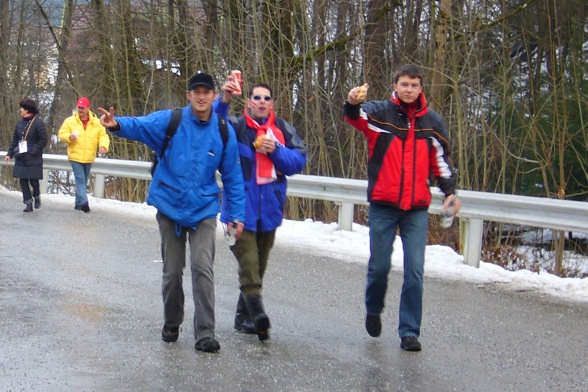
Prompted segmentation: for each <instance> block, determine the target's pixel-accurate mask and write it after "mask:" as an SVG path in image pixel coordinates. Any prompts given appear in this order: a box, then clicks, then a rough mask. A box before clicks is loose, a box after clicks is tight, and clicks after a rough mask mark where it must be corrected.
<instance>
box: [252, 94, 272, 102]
mask: <svg viewBox="0 0 588 392" xmlns="http://www.w3.org/2000/svg"><path fill="white" fill-rule="evenodd" d="M262 99H263V100H264V101H266V102H269V101H271V100H272V97H268V96H267V95H264V96H261V95H254V96H253V100H254V101H261V100H262Z"/></svg>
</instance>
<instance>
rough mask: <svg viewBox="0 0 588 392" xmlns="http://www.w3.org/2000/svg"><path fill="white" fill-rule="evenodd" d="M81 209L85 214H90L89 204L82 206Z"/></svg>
mask: <svg viewBox="0 0 588 392" xmlns="http://www.w3.org/2000/svg"><path fill="white" fill-rule="evenodd" d="M80 209H81V210H82V211H84V212H90V205H89V204H88V203H86V204H82V206H81V207H80Z"/></svg>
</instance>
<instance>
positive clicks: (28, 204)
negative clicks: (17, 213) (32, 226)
mask: <svg viewBox="0 0 588 392" xmlns="http://www.w3.org/2000/svg"><path fill="white" fill-rule="evenodd" d="M22 212H33V203H27V206H26V207H25V209H24V210H22Z"/></svg>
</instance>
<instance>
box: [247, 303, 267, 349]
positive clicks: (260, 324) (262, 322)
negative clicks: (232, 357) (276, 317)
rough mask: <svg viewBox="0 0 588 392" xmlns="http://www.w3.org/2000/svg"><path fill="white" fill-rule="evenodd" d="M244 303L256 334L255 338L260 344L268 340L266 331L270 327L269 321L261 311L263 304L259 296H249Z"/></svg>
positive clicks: (262, 310) (263, 311)
mask: <svg viewBox="0 0 588 392" xmlns="http://www.w3.org/2000/svg"><path fill="white" fill-rule="evenodd" d="M245 302H246V303H247V309H248V310H249V314H250V315H251V318H252V319H253V325H254V326H255V331H256V332H257V337H258V338H259V340H261V341H262V342H263V341H264V340H268V339H269V333H268V329H269V328H270V327H271V325H270V319H269V317H268V316H267V314H265V310H264V309H263V302H262V300H261V297H260V296H259V295H250V296H249V297H248V298H247V299H246V300H245Z"/></svg>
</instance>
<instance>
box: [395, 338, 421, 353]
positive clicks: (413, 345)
mask: <svg viewBox="0 0 588 392" xmlns="http://www.w3.org/2000/svg"><path fill="white" fill-rule="evenodd" d="M400 348H401V349H403V350H404V351H421V344H420V343H419V340H418V339H417V337H416V336H403V337H401V338H400Z"/></svg>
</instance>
